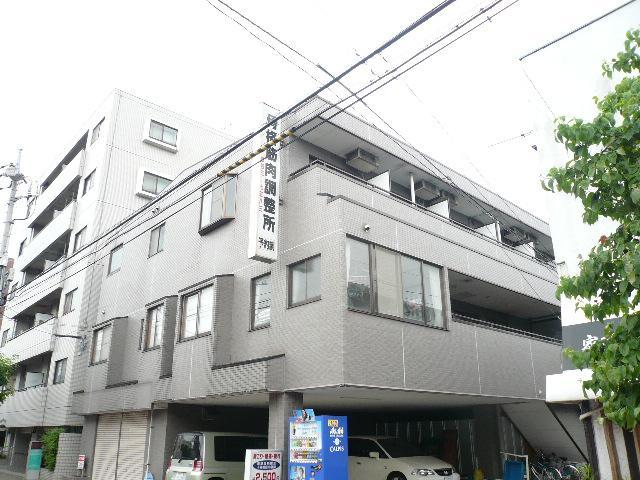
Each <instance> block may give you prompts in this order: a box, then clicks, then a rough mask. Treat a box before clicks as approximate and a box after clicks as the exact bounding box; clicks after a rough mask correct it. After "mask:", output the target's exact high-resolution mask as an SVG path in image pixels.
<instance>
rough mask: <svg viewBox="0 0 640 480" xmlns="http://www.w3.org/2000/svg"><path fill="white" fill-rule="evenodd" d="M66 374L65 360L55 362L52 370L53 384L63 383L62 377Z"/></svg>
mask: <svg viewBox="0 0 640 480" xmlns="http://www.w3.org/2000/svg"><path fill="white" fill-rule="evenodd" d="M65 373H67V359H66V358H63V359H62V360H58V361H57V362H56V365H55V368H54V369H53V384H54V385H56V384H58V383H64V375H65Z"/></svg>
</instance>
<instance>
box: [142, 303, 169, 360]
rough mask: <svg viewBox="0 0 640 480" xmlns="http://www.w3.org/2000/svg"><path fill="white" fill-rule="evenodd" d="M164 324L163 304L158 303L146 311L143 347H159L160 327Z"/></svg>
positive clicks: (160, 339)
mask: <svg viewBox="0 0 640 480" xmlns="http://www.w3.org/2000/svg"><path fill="white" fill-rule="evenodd" d="M163 325H164V305H158V306H157V307H154V308H152V309H150V310H149V311H147V322H146V326H145V337H144V348H145V350H149V349H150V348H154V347H159V346H160V345H161V344H162V328H163Z"/></svg>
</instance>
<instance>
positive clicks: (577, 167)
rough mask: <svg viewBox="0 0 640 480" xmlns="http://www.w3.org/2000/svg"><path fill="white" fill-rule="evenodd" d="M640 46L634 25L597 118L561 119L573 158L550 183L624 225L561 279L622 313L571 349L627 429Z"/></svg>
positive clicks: (635, 412)
mask: <svg viewBox="0 0 640 480" xmlns="http://www.w3.org/2000/svg"><path fill="white" fill-rule="evenodd" d="M639 49H640V30H632V31H629V32H627V34H626V39H625V42H624V50H623V51H622V52H620V53H618V54H617V56H616V58H614V59H612V60H611V61H610V62H605V63H604V64H603V66H602V67H603V75H605V76H607V77H609V78H613V76H614V75H615V77H616V79H618V77H621V79H620V81H619V82H618V83H617V84H616V85H615V88H614V89H613V91H612V92H611V93H609V94H608V95H606V96H605V97H604V98H602V99H599V98H597V97H596V98H594V101H595V103H596V106H597V108H598V114H597V115H596V116H595V118H594V119H593V120H592V121H591V122H586V121H583V120H580V119H571V120H566V119H565V118H564V117H561V118H559V119H558V120H557V124H556V138H557V141H558V142H560V143H562V144H564V146H565V147H566V148H567V149H568V150H569V152H571V155H572V158H571V159H570V160H569V161H568V162H567V164H566V165H565V166H564V167H561V168H552V169H551V170H550V171H549V173H548V177H547V179H546V180H545V181H544V182H543V186H544V188H546V189H548V190H552V191H560V192H564V193H567V194H570V195H573V196H575V197H577V198H578V199H580V201H581V202H582V205H583V207H584V214H583V220H584V221H585V222H586V223H587V224H590V225H591V224H593V223H595V222H596V221H597V220H598V219H600V218H610V219H613V220H615V221H616V222H617V224H618V227H617V228H616V230H615V231H614V232H613V233H612V234H610V235H609V236H605V235H603V236H602V237H601V238H600V241H599V242H598V244H597V245H596V246H595V247H593V248H592V249H591V251H590V253H589V255H588V257H587V258H585V259H582V260H581V262H580V272H579V274H578V275H577V276H574V277H563V278H561V279H560V286H559V287H558V296H559V295H560V294H564V295H566V296H567V297H568V298H572V299H575V300H576V307H577V308H579V309H581V310H582V311H583V312H584V314H585V316H586V317H587V318H589V319H590V320H592V321H600V322H602V321H604V320H605V319H607V318H611V317H619V318H620V322H619V323H617V324H608V325H607V326H606V327H605V334H604V336H603V338H602V339H600V340H598V341H596V342H595V343H594V344H593V345H592V346H591V347H590V348H588V349H586V350H585V351H575V350H568V351H567V352H566V354H567V355H568V357H569V358H570V359H571V360H572V361H573V363H574V364H575V365H576V366H577V367H578V368H591V369H593V377H592V379H591V380H589V381H587V382H584V385H583V388H584V389H585V391H586V390H591V391H593V392H595V393H596V395H597V397H598V400H599V401H600V402H601V403H602V405H603V410H604V414H605V416H606V417H607V418H609V419H610V420H612V421H613V422H615V423H616V424H618V425H620V426H621V427H622V428H626V429H631V428H634V427H635V426H636V425H637V424H638V423H639V422H640V308H639V306H638V304H639V303H640V76H639V74H640V54H639V53H638V51H639Z"/></svg>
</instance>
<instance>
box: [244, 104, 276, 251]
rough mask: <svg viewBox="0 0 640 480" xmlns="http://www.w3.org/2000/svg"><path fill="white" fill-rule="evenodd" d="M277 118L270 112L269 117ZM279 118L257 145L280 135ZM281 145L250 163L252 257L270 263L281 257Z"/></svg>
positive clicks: (250, 248) (269, 149) (250, 242)
mask: <svg viewBox="0 0 640 480" xmlns="http://www.w3.org/2000/svg"><path fill="white" fill-rule="evenodd" d="M273 118H275V117H274V116H273V115H267V121H270V120H272V119H273ZM279 127H280V122H276V123H274V124H272V125H269V128H267V129H266V130H265V131H264V132H262V134H261V136H260V137H259V138H258V141H257V142H256V149H257V148H258V147H261V146H262V145H264V144H265V143H267V142H269V141H271V140H273V139H274V138H276V136H277V135H279V133H280V132H279V131H278V129H279ZM280 147H281V145H279V144H276V145H274V146H273V147H269V148H268V149H267V150H266V151H265V152H264V153H263V154H261V155H260V157H259V158H258V160H257V161H256V162H254V163H253V165H252V166H251V200H250V205H249V252H248V255H249V258H250V259H252V260H260V261H261V262H267V263H271V262H274V261H275V260H276V259H277V258H278V210H279V205H278V195H279V194H280V192H279V188H280V181H279V180H280V163H279V162H278V159H279V157H280V153H279V152H278V149H279V148H280Z"/></svg>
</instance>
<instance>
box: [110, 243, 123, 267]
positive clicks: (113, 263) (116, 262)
mask: <svg viewBox="0 0 640 480" xmlns="http://www.w3.org/2000/svg"><path fill="white" fill-rule="evenodd" d="M121 266H122V245H118V246H117V247H116V248H114V249H113V250H111V255H110V256H109V273H113V272H117V271H118V270H120V267H121Z"/></svg>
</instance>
